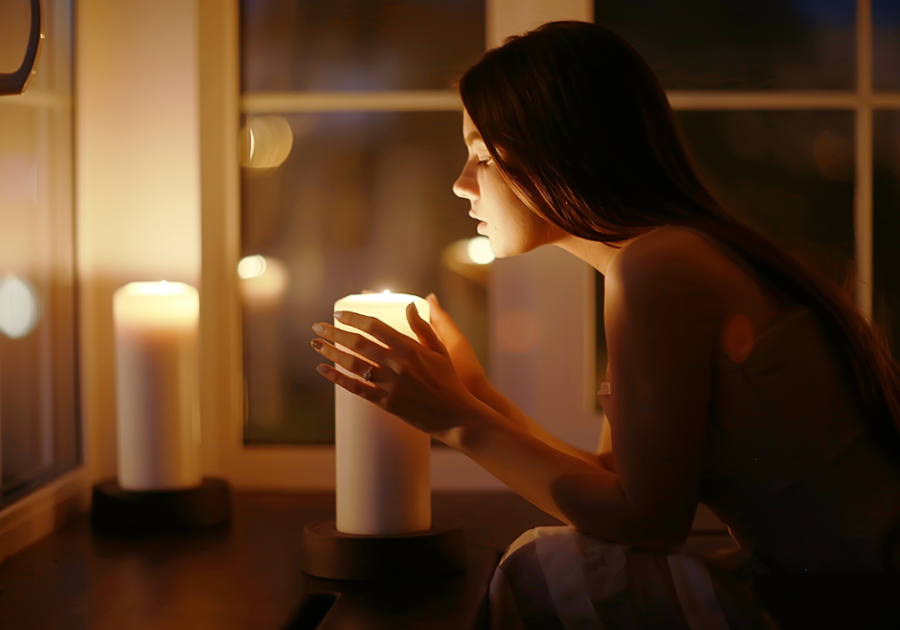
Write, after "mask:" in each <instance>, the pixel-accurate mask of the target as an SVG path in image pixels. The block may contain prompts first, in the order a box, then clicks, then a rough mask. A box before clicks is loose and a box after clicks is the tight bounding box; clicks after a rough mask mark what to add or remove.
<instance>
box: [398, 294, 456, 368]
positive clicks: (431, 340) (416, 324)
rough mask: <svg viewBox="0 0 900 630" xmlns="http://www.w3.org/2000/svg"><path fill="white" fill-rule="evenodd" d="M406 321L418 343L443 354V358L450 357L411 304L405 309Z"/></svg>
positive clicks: (429, 326) (438, 338) (413, 304)
mask: <svg viewBox="0 0 900 630" xmlns="http://www.w3.org/2000/svg"><path fill="white" fill-rule="evenodd" d="M406 319H407V321H408V322H409V327H410V328H412V331H413V332H414V333H416V337H418V338H419V343H421V344H422V345H423V346H425V347H426V348H428V349H429V350H434V351H435V352H439V353H441V354H443V355H444V356H445V357H449V356H450V353H449V352H447V348H446V347H445V346H444V344H443V342H442V341H441V340H440V337H438V335H437V333H435V331H434V330H433V329H432V328H431V325H430V324H429V323H428V322H426V321H425V320H424V319H422V316H421V315H419V309H417V308H416V305H415V303H413V302H410V303H409V304H408V305H407V307H406Z"/></svg>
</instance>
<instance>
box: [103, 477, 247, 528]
mask: <svg viewBox="0 0 900 630" xmlns="http://www.w3.org/2000/svg"><path fill="white" fill-rule="evenodd" d="M230 522H231V486H230V485H229V484H228V482H227V481H226V480H224V479H217V478H211V477H204V478H203V481H202V482H201V483H200V485H198V486H196V487H192V488H179V489H175V490H143V491H138V490H124V489H122V487H121V486H120V485H119V482H118V481H117V480H115V479H112V480H107V481H102V482H100V483H97V484H95V485H94V489H93V503H92V505H91V526H92V528H93V529H94V531H96V532H97V533H100V534H105V535H110V536H146V535H153V534H171V533H178V532H195V531H206V530H210V529H216V528H221V527H225V526H227V525H228V524H229V523H230Z"/></svg>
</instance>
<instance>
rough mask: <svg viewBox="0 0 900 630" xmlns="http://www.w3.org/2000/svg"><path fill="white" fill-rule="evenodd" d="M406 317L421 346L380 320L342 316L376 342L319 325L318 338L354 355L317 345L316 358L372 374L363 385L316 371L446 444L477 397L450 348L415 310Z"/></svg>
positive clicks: (324, 368) (326, 369) (330, 370)
mask: <svg viewBox="0 0 900 630" xmlns="http://www.w3.org/2000/svg"><path fill="white" fill-rule="evenodd" d="M336 316H337V315H336ZM406 317H407V320H408V321H409V325H410V328H412V330H413V332H414V333H415V334H416V336H417V337H418V338H419V343H417V342H416V341H415V340H414V339H411V338H409V337H407V336H406V335H404V334H403V333H401V332H398V331H396V330H394V329H393V328H391V327H390V326H388V325H387V324H385V323H384V322H382V321H381V320H379V319H376V318H374V317H368V316H366V315H361V314H359V313H353V312H350V311H343V312H342V313H341V314H340V317H338V319H339V320H340V321H341V323H343V324H346V325H347V326H352V327H353V328H358V329H359V330H361V331H363V332H365V333H366V334H368V335H370V336H371V337H372V338H374V339H375V340H376V341H372V340H371V339H369V338H367V337H365V336H363V335H361V334H359V333H356V332H352V331H349V330H342V329H339V328H336V327H334V326H332V325H330V324H327V323H324V322H320V323H317V324H315V325H314V326H313V330H314V331H315V332H316V333H318V334H319V335H321V336H322V337H324V338H325V339H328V340H329V341H332V342H334V343H335V344H340V345H342V346H344V347H345V348H347V349H348V350H349V351H350V352H345V351H343V350H339V349H338V348H336V347H335V346H334V345H332V344H329V343H325V342H324V341H322V340H321V339H314V340H313V341H312V346H313V348H314V349H315V350H316V351H317V352H319V353H320V354H322V355H323V356H324V357H326V358H327V359H330V360H331V361H334V362H335V363H336V364H337V365H339V366H341V367H343V368H344V369H346V370H347V371H348V372H350V373H352V374H355V375H357V376H359V377H363V375H364V374H366V373H367V371H368V373H369V375H370V378H369V379H368V380H367V381H366V380H359V379H356V378H353V377H352V376H348V375H346V374H343V373H342V372H340V371H339V370H337V369H336V368H335V367H332V366H330V365H325V364H320V365H319V366H318V367H317V368H316V369H317V370H318V371H319V372H320V373H321V374H322V375H323V376H325V378H327V379H328V380H330V381H331V382H333V383H335V384H336V385H339V386H341V387H343V388H344V389H346V390H347V391H349V392H351V393H353V394H356V395H357V396H360V397H361V398H364V399H366V400H368V401H370V402H372V403H374V404H376V405H378V406H379V407H381V408H382V409H384V410H386V411H387V412H389V413H392V414H394V415H396V416H398V417H399V418H401V419H403V420H405V421H406V422H408V423H409V424H411V425H412V426H414V427H415V428H417V429H419V430H421V431H424V432H426V433H428V434H429V435H432V436H433V437H436V438H438V439H443V438H444V436H446V434H447V433H448V432H449V431H451V430H452V429H454V428H456V427H458V426H459V425H460V424H461V421H462V418H464V417H465V412H466V410H467V409H469V408H470V404H471V402H472V401H471V398H472V395H471V394H470V393H469V392H468V391H467V390H466V388H465V387H464V386H463V384H462V381H460V379H459V377H458V376H457V374H456V371H455V370H454V368H453V363H452V361H451V360H450V355H449V352H448V351H447V348H446V347H444V345H443V343H441V340H440V339H439V338H438V337H437V335H436V334H435V332H434V331H433V330H432V329H431V326H429V325H428V322H426V321H425V320H423V319H422V318H421V317H420V316H419V312H418V311H417V310H416V307H415V304H413V303H410V304H409V305H408V306H407V308H406Z"/></svg>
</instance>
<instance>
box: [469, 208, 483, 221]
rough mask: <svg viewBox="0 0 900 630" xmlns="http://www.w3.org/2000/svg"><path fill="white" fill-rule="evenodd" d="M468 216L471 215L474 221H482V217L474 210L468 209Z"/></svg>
mask: <svg viewBox="0 0 900 630" xmlns="http://www.w3.org/2000/svg"><path fill="white" fill-rule="evenodd" d="M469 216H470V217H472V218H473V219H475V220H476V221H484V219H482V218H481V217H480V216H478V215H477V214H475V211H474V210H469Z"/></svg>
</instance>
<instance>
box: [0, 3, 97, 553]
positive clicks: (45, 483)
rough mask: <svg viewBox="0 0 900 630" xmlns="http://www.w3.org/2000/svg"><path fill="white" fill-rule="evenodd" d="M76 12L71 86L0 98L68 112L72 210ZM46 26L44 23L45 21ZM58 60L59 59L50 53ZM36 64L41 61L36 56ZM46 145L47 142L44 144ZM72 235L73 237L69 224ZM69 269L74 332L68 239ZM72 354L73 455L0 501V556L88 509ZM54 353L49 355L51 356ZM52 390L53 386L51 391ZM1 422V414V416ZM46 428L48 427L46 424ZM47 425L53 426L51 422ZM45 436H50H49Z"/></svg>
mask: <svg viewBox="0 0 900 630" xmlns="http://www.w3.org/2000/svg"><path fill="white" fill-rule="evenodd" d="M76 13H77V3H72V9H71V15H70V19H71V23H70V24H69V27H70V28H71V37H72V42H71V48H70V51H69V52H70V54H71V57H72V59H71V68H72V73H71V89H70V90H69V92H70V93H69V94H60V93H56V92H53V91H49V90H46V89H39V88H36V87H35V85H34V84H33V83H32V84H31V85H30V87H29V88H28V89H27V90H26V91H25V93H24V94H21V95H16V96H9V97H4V100H3V103H4V104H7V105H10V106H13V107H22V108H26V109H30V110H37V111H44V112H52V113H63V114H68V115H69V116H70V117H71V132H72V152H71V154H70V156H69V157H68V162H69V164H68V168H65V169H59V168H58V167H56V166H54V167H53V171H54V172H58V173H61V172H66V176H67V177H70V178H73V181H72V186H71V189H72V198H71V199H70V203H71V207H72V212H73V225H74V213H75V212H76V211H77V208H76V199H75V194H76V192H75V187H76V185H77V183H76V182H75V181H74V165H75V160H76V145H75V142H76V140H77V138H76V137H75V135H76V126H77V125H76V120H75V102H76V98H75V96H76V85H75V77H76V72H75V63H76V61H77V60H76V59H75V57H76V53H77V51H76V47H77V40H76V24H77V20H76ZM47 15H48V13H47V10H46V8H45V9H44V17H45V19H47ZM44 31H45V32H46V25H45V26H44ZM59 52H60V51H59V50H57V49H55V48H53V49H49V50H48V49H47V47H46V44H45V46H44V49H43V51H42V53H41V56H42V57H44V62H45V63H49V62H50V59H51V55H53V54H54V53H59ZM53 61H54V62H58V59H53ZM38 63H39V66H40V61H39V62H38ZM45 149H46V147H45ZM44 157H45V158H46V160H47V163H48V164H51V163H55V162H57V161H58V160H59V159H60V156H58V155H56V154H54V153H53V152H52V151H51V153H49V154H46V155H44ZM72 238H73V239H75V238H76V234H75V232H74V230H73V233H72ZM72 256H73V260H72V272H73V278H72V281H73V289H72V290H73V291H74V292H75V296H74V299H73V310H72V313H71V315H72V318H73V321H72V333H73V335H75V336H76V337H77V336H78V335H79V317H78V308H79V304H78V295H77V290H76V289H75V286H76V282H77V279H78V271H79V270H78V261H77V246H76V244H75V243H74V242H73V244H72ZM73 350H74V356H71V357H70V359H71V365H72V369H73V370H75V371H76V375H75V379H74V381H75V382H74V386H75V409H74V410H73V420H74V422H75V427H74V437H75V448H76V460H75V463H74V464H73V465H71V466H67V467H60V468H56V469H54V470H51V471H48V472H46V473H43V474H42V475H41V476H40V477H39V478H38V481H37V484H38V485H36V486H34V487H26V488H23V489H21V490H20V491H17V492H16V493H15V495H13V498H12V501H11V502H10V503H8V504H6V505H3V506H2V507H0V562H2V561H3V560H4V559H5V558H6V557H7V556H9V555H12V554H14V553H16V552H17V551H19V550H20V549H22V548H24V547H27V546H28V545H30V544H32V543H34V542H36V541H38V540H40V539H41V538H43V537H44V536H46V535H47V534H49V533H50V532H51V531H53V530H54V529H55V528H56V527H58V526H60V525H61V524H62V523H63V522H65V521H66V520H67V519H68V518H69V517H70V516H71V515H73V514H76V513H79V512H84V511H85V510H87V506H88V502H89V498H88V496H89V471H88V467H87V465H86V462H87V452H86V449H85V439H84V436H85V434H86V426H85V425H86V423H85V422H84V416H83V414H82V413H81V408H80V402H81V393H80V391H79V389H78V385H79V379H78V375H77V371H78V370H79V367H80V363H81V361H80V356H79V352H80V348H79V344H78V343H75V344H73ZM55 359H56V357H55V356H54V360H55ZM53 395H54V397H55V396H56V390H54V393H53ZM0 422H2V418H0ZM44 428H45V429H47V428H48V427H47V426H46V424H45V427H44ZM51 428H52V427H51ZM42 438H43V442H42V449H43V450H44V451H48V450H52V440H53V434H52V432H49V431H45V432H44V433H43V435H42ZM48 440H50V442H48Z"/></svg>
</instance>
